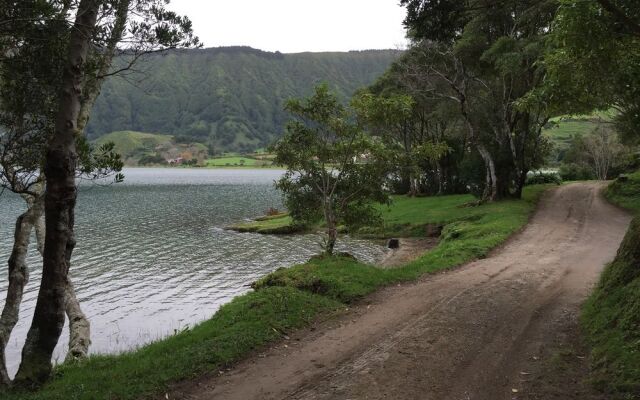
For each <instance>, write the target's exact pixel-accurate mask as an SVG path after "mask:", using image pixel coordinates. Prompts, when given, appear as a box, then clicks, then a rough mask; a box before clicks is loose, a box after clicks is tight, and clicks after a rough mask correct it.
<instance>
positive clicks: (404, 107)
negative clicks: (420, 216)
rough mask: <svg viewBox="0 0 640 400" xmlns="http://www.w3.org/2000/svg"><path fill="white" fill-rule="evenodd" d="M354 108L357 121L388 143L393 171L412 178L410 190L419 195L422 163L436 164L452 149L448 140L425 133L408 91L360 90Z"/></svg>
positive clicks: (417, 108) (422, 122) (404, 178)
mask: <svg viewBox="0 0 640 400" xmlns="http://www.w3.org/2000/svg"><path fill="white" fill-rule="evenodd" d="M351 107H352V108H353V109H354V110H355V113H356V116H357V119H358V121H359V122H360V123H361V124H363V125H364V126H366V127H367V128H368V129H369V130H370V132H371V133H372V134H373V135H374V136H377V137H379V138H380V139H381V140H382V142H383V143H384V144H385V147H386V149H387V151H389V152H390V157H391V161H392V163H393V173H395V174H397V175H398V176H399V177H400V179H402V180H406V181H409V193H410V194H411V195H416V194H417V193H418V192H419V191H420V189H419V187H418V186H419V185H418V183H419V181H421V179H420V176H421V175H422V172H423V171H422V168H421V166H422V165H424V164H426V165H429V166H433V165H434V164H436V163H437V162H438V161H439V160H440V159H441V158H443V156H445V155H446V154H447V153H449V152H450V150H451V149H450V148H449V145H448V144H447V143H446V142H445V141H440V140H438V138H436V137H435V136H432V135H428V134H425V126H424V125H425V124H424V116H423V115H422V114H421V113H420V111H419V105H418V103H417V102H416V101H415V100H414V99H413V98H412V97H411V96H409V95H407V94H385V95H375V94H373V93H371V92H368V91H361V92H360V93H358V94H357V95H356V96H354V97H353V99H352V100H351Z"/></svg>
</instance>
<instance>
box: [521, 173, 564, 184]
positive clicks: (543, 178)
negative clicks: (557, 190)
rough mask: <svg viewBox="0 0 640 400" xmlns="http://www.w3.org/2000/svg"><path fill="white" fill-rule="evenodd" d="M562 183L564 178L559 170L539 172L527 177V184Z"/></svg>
mask: <svg viewBox="0 0 640 400" xmlns="http://www.w3.org/2000/svg"><path fill="white" fill-rule="evenodd" d="M550 183H553V184H556V185H560V184H561V183H562V178H561V177H560V175H558V173H557V172H539V173H535V174H533V175H531V176H529V177H527V185H546V184H550Z"/></svg>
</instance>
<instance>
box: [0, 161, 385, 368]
mask: <svg viewBox="0 0 640 400" xmlns="http://www.w3.org/2000/svg"><path fill="white" fill-rule="evenodd" d="M281 173H282V171H277V170H197V169H191V170H189V169H129V170H126V171H125V176H126V178H125V182H124V183H122V184H117V185H111V186H106V187H103V186H95V185H89V184H83V185H81V188H80V195H79V199H78V206H77V210H76V214H77V217H76V235H77V239H78V245H77V247H76V250H75V251H74V253H73V260H72V272H71V274H72V277H73V280H74V282H75V285H76V290H77V292H78V297H79V299H80V302H81V303H82V306H83V309H84V311H85V313H86V314H87V316H88V317H89V319H90V320H91V328H92V341H93V344H92V348H91V350H92V352H100V353H105V352H118V351H123V350H127V349H131V348H132V347H136V346H138V345H140V344H144V343H147V342H149V341H151V340H154V339H157V338H160V337H163V336H166V335H167V334H170V333H173V332H174V331H175V330H179V329H181V328H183V327H185V326H187V325H192V324H194V323H196V322H198V321H201V320H203V319H206V318H208V317H210V316H211V315H212V314H213V313H214V312H215V311H216V310H217V308H218V307H219V306H220V305H221V304H223V303H225V302H227V301H229V300H230V299H231V298H233V297H234V296H237V295H239V294H242V293H245V292H246V291H248V290H250V289H249V288H248V286H247V285H248V284H249V283H251V282H252V281H254V280H255V279H256V278H258V277H261V276H263V275H265V274H266V273H268V272H270V271H273V270H275V269H276V268H279V267H283V266H290V265H292V264H296V263H300V262H303V261H306V260H307V259H308V258H309V257H310V256H312V255H313V254H316V253H318V252H319V251H320V247H319V246H320V242H321V239H320V237H319V236H318V235H299V236H263V235H257V234H251V233H236V232H231V231H225V230H223V229H222V227H224V226H226V225H229V224H230V223H233V222H236V221H238V220H242V219H246V218H251V217H254V216H256V215H259V214H262V213H264V212H265V210H267V209H268V208H269V207H276V208H278V207H281V200H280V196H279V194H278V193H277V192H276V191H275V189H274V188H273V185H272V183H273V181H274V180H275V179H277V178H278V177H279V176H280V174H281ZM23 208H24V206H23V203H22V200H20V199H19V198H17V197H16V196H10V195H7V194H6V193H5V194H3V195H2V196H0V210H2V213H0V260H1V264H0V299H2V301H3V300H4V298H5V296H6V286H7V265H6V260H7V259H8V258H9V252H10V246H11V238H12V230H13V224H14V222H15V217H16V216H17V215H18V214H19V213H20V212H22V211H21V210H23ZM338 250H339V251H349V252H351V253H352V254H354V255H356V256H358V257H359V258H360V259H361V260H364V261H368V262H373V261H374V260H375V259H377V258H379V257H381V256H382V255H383V253H384V251H385V250H384V248H383V247H381V246H378V245H376V244H373V243H371V242H369V241H364V240H355V239H349V238H345V239H343V240H342V241H341V242H340V243H339V246H338ZM29 260H30V269H31V281H30V283H29V286H28V288H27V291H26V293H25V297H24V301H23V304H22V308H21V318H20V322H19V324H18V326H17V327H16V329H15V330H14V334H13V335H12V338H11V341H10V343H9V346H8V354H7V357H8V363H9V366H10V369H11V370H12V371H15V369H16V368H17V364H18V362H19V354H20V350H21V348H22V344H23V343H24V338H25V335H26V330H27V329H28V325H29V323H30V320H31V315H32V313H33V308H34V306H35V297H36V295H37V292H36V291H37V287H38V284H39V281H40V271H41V267H42V264H41V261H40V260H39V257H38V256H37V253H36V251H35V248H34V247H33V246H32V250H31V255H30V259H29ZM2 304H3V303H2ZM67 341H68V336H67V332H66V328H65V334H64V336H63V337H62V338H61V340H60V345H59V346H58V349H57V350H56V358H57V359H58V360H60V361H61V360H62V359H63V358H64V353H63V352H64V347H65V346H64V345H63V344H65V345H66V343H67Z"/></svg>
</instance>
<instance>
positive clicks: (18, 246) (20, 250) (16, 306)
mask: <svg viewBox="0 0 640 400" xmlns="http://www.w3.org/2000/svg"><path fill="white" fill-rule="evenodd" d="M43 206H44V198H43V197H36V198H35V199H34V198H33V197H31V196H30V197H29V198H28V207H27V211H25V212H24V213H23V214H22V215H20V216H19V217H18V218H17V220H16V227H15V233H14V239H13V249H12V251H11V256H10V257H9V262H8V266H9V287H8V290H7V298H6V301H5V305H4V309H3V310H2V315H1V316H0V386H8V385H9V384H10V383H11V379H10V378H9V374H8V371H7V363H6V357H5V351H6V347H7V343H8V342H9V338H10V337H11V332H12V331H13V328H14V327H15V326H16V324H17V323H18V319H19V313H20V304H21V303H22V296H23V294H24V288H25V286H26V285H27V283H28V282H29V268H28V266H27V255H28V251H29V241H30V239H31V232H32V230H33V227H34V225H35V224H37V221H38V218H39V217H40V216H41V215H42V208H43Z"/></svg>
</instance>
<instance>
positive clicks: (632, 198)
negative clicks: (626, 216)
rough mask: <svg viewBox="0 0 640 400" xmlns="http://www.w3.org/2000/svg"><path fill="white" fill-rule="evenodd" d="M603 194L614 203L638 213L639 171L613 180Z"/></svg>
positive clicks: (639, 193)
mask: <svg viewBox="0 0 640 400" xmlns="http://www.w3.org/2000/svg"><path fill="white" fill-rule="evenodd" d="M605 196H606V197H607V199H609V200H610V201H611V202H613V203H614V204H617V205H619V206H621V207H624V208H626V209H629V210H631V211H633V212H634V213H636V214H638V213H640V172H636V173H633V174H629V175H624V176H622V177H620V178H618V179H616V180H615V181H613V182H612V183H611V184H610V185H609V187H607V190H606V191H605Z"/></svg>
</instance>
